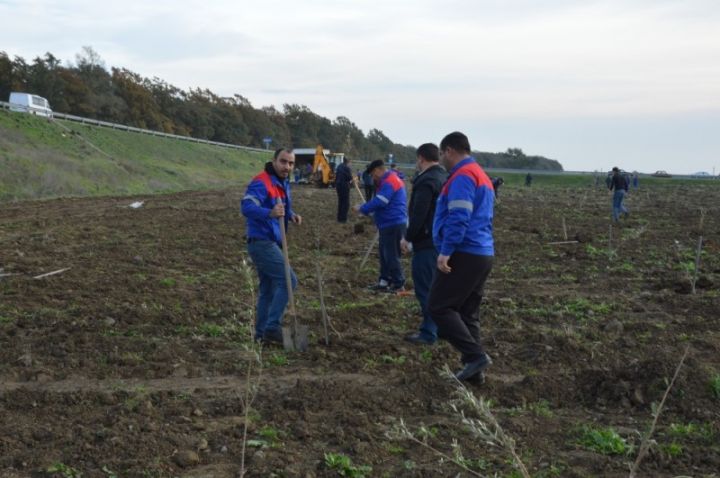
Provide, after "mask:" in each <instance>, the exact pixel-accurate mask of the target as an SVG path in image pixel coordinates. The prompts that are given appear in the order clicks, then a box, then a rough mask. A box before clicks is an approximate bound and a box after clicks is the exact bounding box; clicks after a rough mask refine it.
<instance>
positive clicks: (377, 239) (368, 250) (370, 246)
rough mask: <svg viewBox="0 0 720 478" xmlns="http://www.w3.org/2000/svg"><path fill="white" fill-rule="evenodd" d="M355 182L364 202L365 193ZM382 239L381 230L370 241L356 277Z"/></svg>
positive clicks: (356, 276)
mask: <svg viewBox="0 0 720 478" xmlns="http://www.w3.org/2000/svg"><path fill="white" fill-rule="evenodd" d="M353 184H354V185H355V190H356V191H357V192H358V194H359V195H360V197H361V198H362V200H363V202H367V201H366V200H365V195H364V194H363V193H362V191H360V186H358V183H357V182H355V181H353ZM379 240H380V232H379V231H378V232H377V233H376V234H375V237H373V240H372V241H370V245H369V246H368V249H367V251H366V252H365V256H363V259H362V262H361V263H360V267H358V270H357V273H356V274H355V278H356V279H357V278H358V277H359V276H360V272H362V269H363V267H365V263H366V262H367V260H368V257H370V253H371V252H372V250H373V249H374V248H375V244H377V242H378V241H379Z"/></svg>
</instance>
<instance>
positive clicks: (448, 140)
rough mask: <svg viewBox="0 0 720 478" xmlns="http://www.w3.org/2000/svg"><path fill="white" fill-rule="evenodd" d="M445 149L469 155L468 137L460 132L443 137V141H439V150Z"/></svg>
mask: <svg viewBox="0 0 720 478" xmlns="http://www.w3.org/2000/svg"><path fill="white" fill-rule="evenodd" d="M447 148H452V149H454V150H455V151H460V152H461V153H469V152H470V140H468V137H467V136H465V135H464V134H462V133H461V132H459V131H455V132H453V133H450V134H449V135H447V136H445V137H444V138H443V140H442V141H440V149H442V150H443V151H445V150H446V149H447Z"/></svg>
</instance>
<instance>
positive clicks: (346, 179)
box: [335, 157, 354, 223]
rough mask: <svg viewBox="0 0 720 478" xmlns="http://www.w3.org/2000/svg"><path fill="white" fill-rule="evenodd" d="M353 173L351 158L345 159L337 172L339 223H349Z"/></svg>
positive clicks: (336, 186)
mask: <svg viewBox="0 0 720 478" xmlns="http://www.w3.org/2000/svg"><path fill="white" fill-rule="evenodd" d="M353 180H354V178H353V172H352V169H350V158H348V157H345V158H343V162H342V164H340V165H339V166H338V167H337V170H336V171H335V191H337V196H338V210H337V220H338V222H339V223H345V222H347V215H348V210H349V209H350V186H351V184H352V182H353Z"/></svg>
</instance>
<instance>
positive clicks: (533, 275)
mask: <svg viewBox="0 0 720 478" xmlns="http://www.w3.org/2000/svg"><path fill="white" fill-rule="evenodd" d="M243 193H244V190H243V189H241V188H237V189H231V190H225V191H214V192H189V193H181V194H172V195H165V196H148V197H137V198H101V199H60V200H49V201H35V202H23V203H9V204H3V205H0V268H2V270H0V423H1V424H2V427H0V476H3V477H20V476H36V477H49V476H78V474H79V473H82V476H83V477H109V476H122V477H125V476H128V477H136V476H137V477H165V476H167V477H174V476H183V477H218V478H221V477H222V478H224V477H235V476H238V474H239V471H240V461H241V450H242V443H243V434H242V431H243V424H244V423H245V419H244V415H245V413H244V410H243V406H242V403H241V400H240V398H239V397H240V396H241V394H242V393H243V391H244V390H245V389H246V387H247V384H248V380H247V377H246V369H247V364H248V363H251V362H252V359H253V354H252V352H251V351H250V350H249V349H248V344H249V327H248V324H249V323H250V321H251V320H252V316H253V306H252V302H253V299H252V290H251V288H250V286H249V284H248V282H247V280H246V278H245V275H244V272H245V269H244V268H243V265H242V260H243V258H245V257H246V252H245V245H244V242H243V233H244V223H243V220H242V218H241V217H240V216H239V213H238V201H239V199H240V198H241V197H242V194H243ZM294 196H295V200H296V209H297V210H298V212H300V213H301V214H303V216H304V217H305V224H304V225H303V226H302V227H300V228H297V227H296V228H292V230H291V232H290V243H291V245H290V257H291V262H292V263H293V266H294V268H295V270H296V272H297V273H298V276H299V279H300V287H299V289H298V292H297V297H296V299H297V305H298V313H299V320H300V322H301V323H303V324H308V325H309V326H310V328H311V331H312V338H311V346H310V350H309V351H308V352H306V353H286V352H284V351H283V350H282V349H280V348H273V347H268V348H266V349H265V350H263V351H262V360H263V364H264V367H263V371H262V376H261V378H260V381H259V389H258V390H259V391H258V396H257V398H256V400H255V402H254V404H253V407H252V410H249V416H250V420H249V422H248V427H249V438H250V439H251V440H252V441H251V442H250V445H251V446H249V447H248V450H247V465H248V476H254V477H267V476H278V477H330V476H340V475H339V472H338V471H337V470H333V469H330V468H329V467H328V466H327V465H326V463H325V459H324V454H325V453H331V452H332V453H339V454H344V455H346V456H348V457H350V458H351V459H352V462H353V464H355V465H357V466H358V467H359V466H363V465H366V466H369V467H372V471H369V472H367V473H366V476H387V477H396V476H407V477H426V476H427V477H430V476H432V477H435V476H471V475H470V474H469V473H468V472H467V471H464V470H462V469H461V468H459V467H457V466H456V465H454V464H452V463H449V462H447V461H445V462H441V460H440V458H439V456H438V455H435V454H433V453H431V452H429V451H427V450H426V449H424V448H422V447H420V446H419V445H416V444H413V443H412V442H409V441H397V440H392V439H391V438H390V437H389V436H388V432H389V431H390V430H391V429H392V428H393V426H394V425H395V424H397V423H398V421H399V420H400V419H403V420H404V421H405V422H406V423H407V424H408V426H409V427H410V428H411V429H414V430H415V429H418V428H419V427H421V426H425V427H426V428H427V429H428V430H430V431H431V433H429V435H428V436H427V437H426V440H427V443H428V444H430V445H432V446H433V447H435V448H437V449H438V450H441V451H443V452H445V453H449V454H452V453H453V452H452V443H453V440H457V443H458V444H459V446H460V447H461V449H462V453H463V455H464V457H465V458H466V459H468V460H471V461H467V462H466V463H467V465H468V466H469V467H470V468H472V469H473V470H474V471H475V472H477V473H479V474H481V475H486V476H493V475H494V474H496V473H497V476H503V477H516V476H519V475H518V474H517V472H516V471H515V470H514V469H513V467H512V465H511V463H510V461H509V460H508V455H507V453H506V452H505V451H504V450H502V449H500V448H497V447H492V446H489V445H487V444H485V443H483V442H482V441H481V440H478V439H477V438H475V437H473V436H472V435H471V434H470V432H469V431H468V430H467V429H466V427H465V426H463V424H462V423H461V419H460V417H459V416H458V415H457V414H456V413H453V412H452V411H451V410H450V408H449V403H450V401H451V400H453V398H454V391H455V388H454V385H453V384H452V383H451V381H450V380H448V379H447V378H445V377H443V376H442V375H441V374H440V373H439V370H440V369H441V368H442V367H443V366H444V365H445V364H448V365H450V367H451V368H456V367H457V365H458V356H457V354H456V353H455V352H454V351H453V350H452V349H451V347H449V346H448V344H446V343H440V344H438V345H436V346H434V347H417V346H413V345H411V344H407V343H405V342H403V341H402V336H403V335H404V334H405V333H408V332H411V331H413V330H414V329H415V327H417V324H419V320H420V318H419V308H418V306H417V303H416V301H415V299H414V297H413V296H402V297H401V296H390V295H376V294H373V293H371V292H369V291H366V290H365V286H366V285H368V284H370V283H372V282H373V281H374V280H375V271H376V269H377V265H376V261H377V258H376V256H375V255H374V256H371V260H370V261H369V262H368V265H367V266H366V267H365V269H364V270H362V271H360V273H359V274H356V270H357V268H358V266H359V263H360V260H361V257H362V255H363V253H364V250H365V248H366V247H367V245H368V243H369V242H370V241H371V240H372V237H373V235H374V228H373V227H372V226H371V225H370V224H369V223H367V222H366V221H365V220H357V221H356V222H360V223H363V224H365V227H364V231H363V232H361V233H358V234H355V233H354V228H353V225H354V224H346V225H339V224H336V223H335V222H334V220H333V219H334V214H335V213H334V207H335V197H334V192H333V191H332V190H319V189H311V188H309V187H305V188H303V187H299V188H295V190H294ZM135 200H145V201H146V202H145V205H144V206H143V207H142V208H140V209H131V208H128V207H127V206H128V205H129V204H130V203H131V202H133V201H135ZM627 202H628V205H629V207H630V209H631V216H630V218H629V219H627V220H624V221H623V222H622V223H621V225H620V226H619V227H615V228H613V251H614V253H613V254H612V255H611V254H609V252H608V233H609V204H610V198H609V197H608V195H607V193H606V192H604V191H600V190H595V189H591V188H586V189H580V188H575V189H532V190H530V189H521V188H513V187H506V188H504V189H503V190H502V197H501V198H500V201H499V203H498V205H497V207H496V220H495V228H496V243H497V256H496V262H495V266H494V270H493V272H492V274H491V277H490V279H489V281H488V283H487V290H486V300H485V302H484V304H483V306H482V327H483V333H484V338H485V340H486V345H487V348H488V352H489V353H490V355H492V356H493V359H494V365H493V366H492V367H491V368H490V369H489V371H488V379H487V382H486V383H485V384H484V385H482V386H472V387H471V390H472V391H473V392H474V393H476V394H478V395H482V396H483V397H485V398H488V399H491V400H492V403H493V410H494V413H495V415H496V417H497V418H498V420H499V421H500V423H501V425H502V426H503V428H504V429H505V431H506V432H507V433H508V434H509V435H510V436H512V437H513V438H514V440H515V441H516V444H517V448H518V451H519V453H520V454H521V456H522V458H523V461H524V462H525V464H526V465H527V467H528V469H529V470H530V471H531V474H532V475H533V476H534V477H552V476H562V477H588V476H603V477H606V476H607V477H615V476H627V474H628V470H629V464H630V463H632V461H634V459H635V456H636V453H637V447H638V446H639V443H640V436H641V434H642V433H644V432H645V431H646V430H647V429H648V427H649V424H650V422H651V420H652V404H653V403H657V402H659V401H660V399H661V397H662V394H663V392H664V390H665V388H666V387H667V383H668V381H669V379H670V378H671V377H672V375H673V372H674V370H675V368H676V366H677V364H678V362H679V360H680V357H681V356H682V354H683V351H684V350H685V348H686V347H689V352H688V357H687V359H686V361H685V365H684V367H683V368H682V369H681V371H680V374H679V376H678V379H677V382H676V383H675V386H674V387H673V389H672V390H671V392H670V395H669V397H668V399H667V402H666V408H665V410H664V412H663V413H662V415H661V416H660V419H659V423H658V428H657V431H656V433H655V435H654V437H653V438H654V439H655V441H656V443H655V444H654V445H653V446H652V448H651V451H650V454H649V456H648V457H647V458H646V459H645V460H644V462H643V463H642V465H641V467H640V470H641V472H640V476H648V477H671V476H678V475H688V476H694V477H701V476H704V477H710V476H718V470H720V445H719V443H720V396H716V395H714V394H713V389H712V387H711V382H712V380H713V379H715V380H717V381H718V382H719V383H718V387H719V388H720V332H718V323H719V322H718V318H719V315H720V292H719V287H718V286H720V208H719V207H718V205H720V188H712V187H702V188H701V187H698V188H690V187H688V186H667V187H662V188H661V187H659V186H658V187H657V188H654V189H653V188H651V189H642V190H640V191H636V192H633V193H632V194H631V195H630V196H629V198H628V201H627ZM701 207H704V208H705V210H706V212H707V213H706V215H705V217H704V219H703V223H702V229H701V226H700V208H701ZM563 217H564V218H565V223H566V227H567V235H568V239H570V240H573V239H576V240H578V241H579V242H577V243H573V244H561V245H548V243H549V242H554V241H563V240H565V237H564V234H563V230H562V219H563ZM701 233H702V235H703V237H704V239H705V242H704V248H703V255H702V262H701V274H700V277H699V279H698V281H697V293H696V294H691V293H690V281H689V278H688V276H687V274H686V273H685V271H684V269H683V267H687V266H683V264H685V265H687V264H688V263H690V262H692V261H693V260H694V249H695V245H696V243H697V238H698V236H699V235H700V234H701ZM676 241H677V243H676ZM318 246H319V250H318ZM316 262H319V263H320V264H321V268H322V271H323V274H324V284H325V290H326V297H325V299H326V302H327V305H328V308H329V315H330V317H331V320H332V325H333V327H334V329H335V330H336V331H335V332H331V334H330V344H329V345H325V344H324V339H323V328H322V322H321V313H320V307H319V295H318V292H317V287H316V276H315V264H316ZM63 268H70V269H69V270H67V271H65V272H63V273H59V274H56V275H53V276H49V277H45V278H42V279H33V277H34V276H37V275H39V274H43V273H47V272H51V271H55V270H59V269H63ZM405 271H406V274H407V275H408V276H409V273H410V268H409V260H408V259H407V258H406V259H405ZM7 274H12V275H7ZM253 278H254V276H253ZM288 322H289V321H288ZM250 382H251V383H256V382H257V378H256V376H255V375H253V376H252V378H251V381H250ZM717 393H718V394H720V390H718V391H717ZM583 427H594V428H606V427H612V429H613V430H615V431H617V433H618V434H619V435H620V436H621V437H623V438H624V439H625V440H626V442H627V443H628V444H629V445H631V446H634V447H635V449H634V450H630V451H629V452H628V453H627V454H622V453H621V454H615V455H607V454H602V453H599V452H597V451H593V450H592V449H590V448H589V447H588V446H586V445H583V444H582V443H581V435H582V433H583V430H584V428H583ZM60 465H64V468H63V467H62V466H60ZM53 467H54V469H55V470H56V471H55V472H54V473H53V472H49V471H48V469H50V468H53ZM63 470H64V471H63ZM73 470H75V471H73ZM458 473H459V475H458ZM348 476H352V475H348ZM355 476H359V475H355Z"/></svg>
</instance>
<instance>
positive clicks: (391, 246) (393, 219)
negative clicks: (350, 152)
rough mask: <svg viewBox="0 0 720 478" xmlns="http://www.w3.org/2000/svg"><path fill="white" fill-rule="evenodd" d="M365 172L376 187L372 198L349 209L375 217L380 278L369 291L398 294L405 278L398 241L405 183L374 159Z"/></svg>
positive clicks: (404, 220) (404, 207) (404, 209)
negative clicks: (378, 239) (378, 236)
mask: <svg viewBox="0 0 720 478" xmlns="http://www.w3.org/2000/svg"><path fill="white" fill-rule="evenodd" d="M367 172H368V173H369V174H370V175H372V178H373V180H374V181H375V182H376V183H378V184H379V186H378V188H377V193H376V194H375V197H374V198H372V199H371V200H370V201H368V202H366V203H365V204H363V205H358V206H355V207H353V210H354V211H355V212H356V213H358V214H364V215H366V216H367V215H370V214H373V216H374V218H375V225H376V226H377V228H378V232H379V234H380V277H379V279H378V282H377V284H375V285H373V286H371V287H370V288H371V289H372V290H377V291H383V292H402V291H403V290H405V289H404V287H405V275H404V273H403V268H402V264H401V263H400V240H401V239H402V238H403V235H404V234H405V227H406V225H407V193H406V192H405V183H403V181H402V179H400V178H399V177H398V175H397V174H395V172H394V171H388V170H387V168H385V163H384V162H383V160H382V159H376V160H375V161H373V162H371V163H370V164H369V165H368V167H367Z"/></svg>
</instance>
